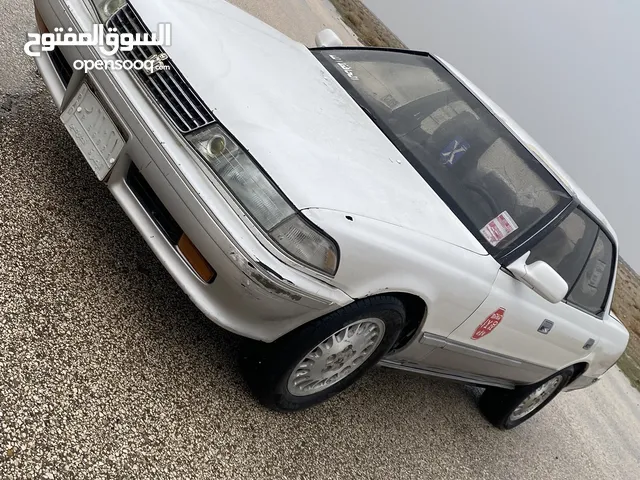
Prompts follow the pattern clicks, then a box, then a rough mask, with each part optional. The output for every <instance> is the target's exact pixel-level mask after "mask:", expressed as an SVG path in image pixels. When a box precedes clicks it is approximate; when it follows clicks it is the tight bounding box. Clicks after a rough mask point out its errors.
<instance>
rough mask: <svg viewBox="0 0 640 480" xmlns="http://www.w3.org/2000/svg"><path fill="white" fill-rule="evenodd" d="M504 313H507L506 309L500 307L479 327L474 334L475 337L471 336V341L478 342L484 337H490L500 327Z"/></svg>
mask: <svg viewBox="0 0 640 480" xmlns="http://www.w3.org/2000/svg"><path fill="white" fill-rule="evenodd" d="M504 312H505V309H504V308H502V307H500V308H499V309H497V310H496V311H495V312H493V313H492V314H491V315H489V316H488V317H487V318H486V319H485V320H484V322H482V323H481V324H480V325H478V328H476V331H475V332H473V335H471V339H472V340H478V339H480V338H482V337H486V336H487V335H489V334H490V333H491V332H492V331H493V330H494V329H495V328H496V327H497V326H498V325H500V322H501V321H502V319H503V318H504Z"/></svg>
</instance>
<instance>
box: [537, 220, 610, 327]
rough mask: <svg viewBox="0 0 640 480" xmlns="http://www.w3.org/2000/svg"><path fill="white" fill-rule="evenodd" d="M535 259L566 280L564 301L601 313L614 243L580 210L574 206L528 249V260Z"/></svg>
mask: <svg viewBox="0 0 640 480" xmlns="http://www.w3.org/2000/svg"><path fill="white" fill-rule="evenodd" d="M537 260H542V261H543V262H546V263H548V264H549V265H550V266H551V267H552V268H553V269H554V270H555V271H556V272H558V273H559V274H560V276H561V277H562V278H564V280H565V281H566V282H567V285H568V286H569V293H568V295H567V297H566V299H567V302H569V303H571V304H573V305H576V306H577V307H579V308H581V309H583V310H585V311H587V312H589V313H592V314H594V315H599V314H600V313H602V311H603V310H604V306H605V304H606V302H607V299H608V297H609V295H608V293H609V290H610V285H609V284H610V279H611V275H612V272H613V267H614V265H615V262H614V252H613V244H612V243H611V240H609V238H608V237H607V236H606V235H605V233H604V232H603V231H602V230H601V229H600V227H599V226H598V225H597V224H596V223H595V222H594V221H593V220H591V218H589V217H588V216H587V215H586V214H585V213H584V212H583V211H581V210H580V209H576V210H574V211H573V212H572V213H571V214H570V215H569V216H568V217H567V218H566V219H564V220H563V221H562V223H560V225H558V227H556V228H555V229H554V230H553V231H552V232H551V233H549V235H547V236H546V237H545V238H544V239H543V240H542V241H541V242H540V243H538V244H537V245H536V246H535V247H534V248H533V249H532V250H531V255H530V256H529V258H528V259H527V264H528V265H530V264H532V263H533V262H535V261H537Z"/></svg>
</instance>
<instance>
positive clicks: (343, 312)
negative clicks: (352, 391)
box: [244, 296, 405, 411]
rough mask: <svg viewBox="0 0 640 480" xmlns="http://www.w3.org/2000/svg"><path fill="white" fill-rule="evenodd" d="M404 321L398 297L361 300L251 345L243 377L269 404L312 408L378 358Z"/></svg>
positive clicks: (283, 408)
mask: <svg viewBox="0 0 640 480" xmlns="http://www.w3.org/2000/svg"><path fill="white" fill-rule="evenodd" d="M404 324H405V309H404V305H403V304H402V302H401V301H400V300H398V299H397V298H395V297H392V296H379V297H371V298H367V299H363V300H358V301H356V302H354V303H352V304H350V305H348V306H346V307H344V308H341V309H340V310H337V311H335V312H332V313H330V314H328V315H326V316H324V317H322V318H319V319H317V320H315V321H313V322H310V323H308V324H305V325H303V326H302V327H300V328H298V329H297V330H294V331H293V332H291V333H289V334H287V335H285V336H284V337H282V338H281V339H279V340H277V341H276V342H274V343H272V344H268V345H267V344H262V345H261V347H260V348H259V349H253V351H252V352H251V353H250V354H248V355H245V357H244V358H245V360H247V362H246V363H245V368H244V373H245V377H246V379H247V382H248V384H249V386H250V388H251V389H252V391H253V392H254V393H255V394H256V396H257V397H258V399H259V401H260V403H262V404H263V405H265V406H266V407H269V408H271V409H273V410H278V411H296V410H302V409H305V408H309V407H311V406H313V405H317V404H319V403H321V402H324V401H325V400H327V399H329V398H331V397H332V396H334V395H336V394H338V393H340V392H342V391H343V390H344V389H346V388H347V387H349V386H350V385H352V384H353V383H354V382H356V381H357V380H358V379H359V378H360V377H361V376H362V375H364V374H365V373H366V372H367V370H369V369H370V368H371V367H373V366H374V365H375V364H376V363H378V361H379V360H380V359H381V358H382V357H383V356H384V355H385V354H386V353H387V352H388V351H389V350H390V349H391V347H392V346H393V345H394V344H395V343H396V341H397V340H398V337H399V335H400V332H401V331H402V328H403V326H404ZM346 327H349V328H346ZM318 349H319V350H320V352H318ZM367 349H368V350H367ZM319 353H320V354H321V355H320V356H318V355H319ZM332 356H333V360H332ZM247 366H249V368H247ZM349 367H350V368H349ZM294 371H295V376H294ZM305 372H307V373H305ZM323 382H324V383H323Z"/></svg>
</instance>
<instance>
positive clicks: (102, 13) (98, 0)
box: [92, 0, 127, 22]
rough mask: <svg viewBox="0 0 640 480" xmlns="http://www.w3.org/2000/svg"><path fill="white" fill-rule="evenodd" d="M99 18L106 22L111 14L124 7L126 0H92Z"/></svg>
mask: <svg viewBox="0 0 640 480" xmlns="http://www.w3.org/2000/svg"><path fill="white" fill-rule="evenodd" d="M92 2H93V5H94V6H95V7H96V11H97V12H98V16H99V17H100V20H102V21H103V22H106V21H107V20H109V18H111V16H112V15H113V14H114V13H116V12H117V11H118V10H120V9H121V8H122V7H124V6H125V5H126V3H127V0H92Z"/></svg>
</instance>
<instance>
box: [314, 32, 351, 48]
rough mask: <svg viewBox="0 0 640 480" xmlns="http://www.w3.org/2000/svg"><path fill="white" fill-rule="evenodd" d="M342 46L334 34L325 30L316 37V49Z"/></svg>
mask: <svg viewBox="0 0 640 480" xmlns="http://www.w3.org/2000/svg"><path fill="white" fill-rule="evenodd" d="M342 45H344V44H343V43H342V40H340V37H339V36H338V34H337V33H336V32H334V31H333V30H331V29H330V28H327V29H325V30H322V31H321V32H320V33H318V35H316V46H317V47H341V46H342Z"/></svg>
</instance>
